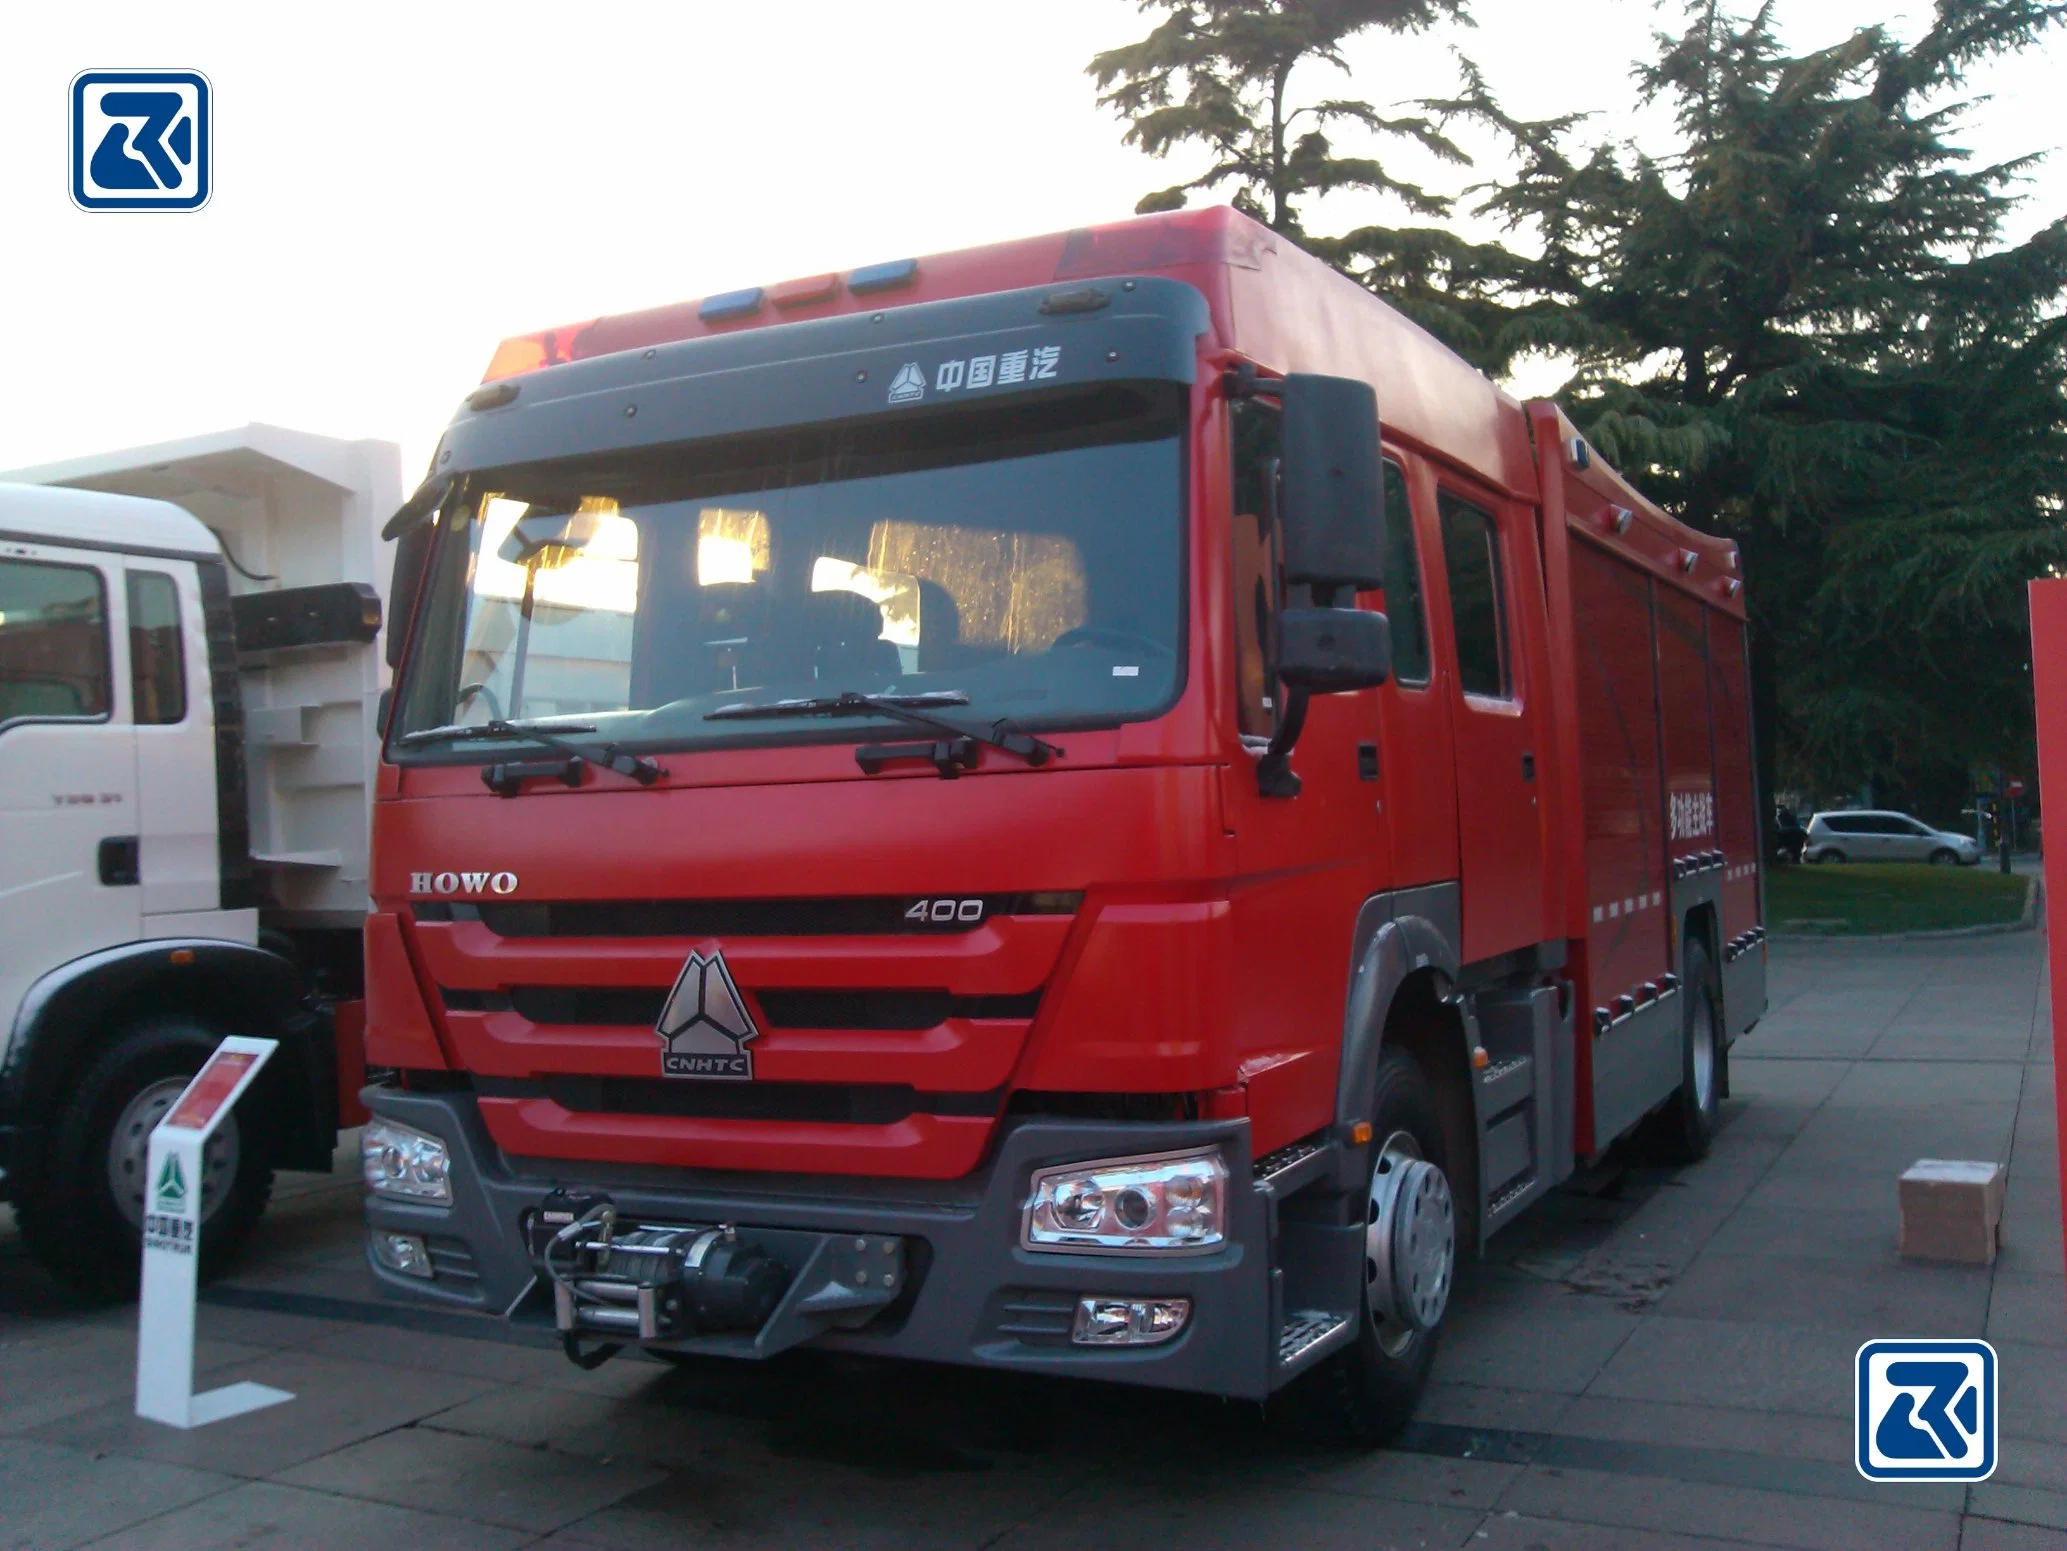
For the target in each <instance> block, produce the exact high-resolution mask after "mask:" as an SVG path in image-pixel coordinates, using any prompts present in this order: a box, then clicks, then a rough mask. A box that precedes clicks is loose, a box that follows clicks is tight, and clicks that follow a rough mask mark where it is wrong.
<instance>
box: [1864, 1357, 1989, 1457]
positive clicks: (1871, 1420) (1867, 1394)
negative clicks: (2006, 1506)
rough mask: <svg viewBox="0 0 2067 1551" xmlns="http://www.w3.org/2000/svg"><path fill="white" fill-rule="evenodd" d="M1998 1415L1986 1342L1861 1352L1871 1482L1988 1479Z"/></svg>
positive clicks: (1865, 1436)
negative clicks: (1996, 1414) (1996, 1416)
mask: <svg viewBox="0 0 2067 1551" xmlns="http://www.w3.org/2000/svg"><path fill="white" fill-rule="evenodd" d="M1995 1413H1996V1388H1995V1348H1994V1347H1992V1346H1990V1345H1989V1344H1988V1343H1987V1342H1986V1341H1868V1342H1867V1343H1866V1344H1865V1345H1864V1346H1862V1347H1860V1348H1859V1378H1858V1400H1857V1413H1856V1415H1857V1423H1856V1426H1857V1439H1856V1443H1857V1449H1856V1453H1857V1455H1858V1465H1859V1474H1860V1475H1862V1476H1864V1477H1865V1478H1866V1479H1867V1480H1869V1481H1985V1480H1987V1479H1988V1478H1989V1477H1990V1476H1991V1475H1993V1474H1995Z"/></svg>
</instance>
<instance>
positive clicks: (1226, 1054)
mask: <svg viewBox="0 0 2067 1551" xmlns="http://www.w3.org/2000/svg"><path fill="white" fill-rule="evenodd" d="M389 532H390V535H391V536H393V537H396V538H397V539H398V540H399V545H400V547H399V550H398V555H397V566H396V582H395V600H394V609H393V613H394V617H395V619H396V620H397V621H398V625H397V629H396V632H395V640H396V642H397V643H399V644H398V645H397V646H396V647H395V648H393V650H395V651H396V652H397V661H398V664H399V679H398V687H397V690H396V696H395V700H394V703H393V707H392V711H391V713H390V715H389V719H388V724H387V730H386V745H385V754H384V758H383V762H382V764H381V767H380V772H379V790H378V797H377V801H376V805H375V819H374V863H373V874H374V883H373V893H374V898H375V909H374V913H373V915H372V916H371V918H370V920H369V922H368V925H367V932H366V988H367V999H368V1013H367V1016H368V1028H367V1055H368V1059H369V1062H370V1063H372V1064H373V1066H374V1067H375V1068H377V1069H381V1070H382V1072H383V1073H384V1075H383V1080H381V1081H378V1082H376V1083H375V1085H374V1086H373V1087H371V1088H370V1089H369V1090H368V1091H367V1094H366V1101H367V1104H368V1105H369V1107H370V1108H371V1110H372V1111H373V1114H374V1120H373V1123H372V1124H371V1125H369V1126H368V1128H367V1130H366V1132H365V1165H366V1176H367V1181H368V1185H369V1194H368V1202H367V1211H368V1218H369V1225H370V1244H369V1255H370V1259H371V1263H372V1266H373V1268H374V1271H375V1274H376V1275H377V1276H378V1278H379V1279H380V1281H381V1282H382V1283H383V1284H384V1286H385V1287H386V1288H387V1289H389V1290H390V1291H391V1292H393V1293H394V1294H395V1295H397V1296H403V1297H411V1298H415V1299H418V1300H428V1301H430V1302H434V1303H443V1304H446V1305H451V1306H456V1307H461V1308H469V1309H478V1310H485V1311H489V1312H491V1313H494V1314H497V1315H503V1316H506V1317H508V1318H511V1319H515V1320H536V1321H540V1322H550V1323H552V1324H554V1325H556V1326H557V1328H558V1330H559V1331H560V1332H561V1333H562V1336H563V1338H564V1341H565V1345H566V1349H567V1351H568V1354H569V1355H570V1356H571V1357H573V1358H575V1359H576V1360H577V1361H581V1362H584V1363H592V1362H596V1361H600V1360H602V1358H603V1357H605V1356H607V1355H608V1354H609V1353H610V1352H612V1351H614V1350H616V1349H619V1348H621V1347H623V1346H626V1345H632V1344H636V1345H638V1346H641V1347H644V1348H645V1349H647V1350H648V1351H651V1352H653V1353H656V1354H659V1355H662V1356H680V1355H681V1354H733V1355H736V1356H740V1357H766V1356H769V1355H771V1354H773V1353H776V1352H779V1351H782V1350H784V1349H786V1348H788V1347H792V1346H796V1345H798V1344H800V1343H805V1342H811V1343H816V1344H818V1345H821V1346H825V1347H836V1348H841V1349H846V1350H851V1351H861V1352H873V1353H878V1354H883V1355H888V1356H909V1357H916V1358H926V1359H932V1360H936V1361H945V1362H956V1363H966V1364H975V1365H981V1366H986V1367H991V1368H1001V1369H1013V1370H1018V1371H1023V1372H1031V1373H1049V1374H1068V1375H1080V1376H1086V1377H1094V1378H1104V1379H1114V1380H1121V1381H1126V1382H1131V1383H1139V1384H1151V1385H1160V1386H1165V1387H1169V1388H1173V1389H1182V1390H1193V1391H1200V1392H1205V1393H1209V1394H1216V1395H1225V1396H1243V1397H1249V1398H1252V1399H1259V1400H1260V1399H1265V1398H1270V1399H1271V1400H1272V1404H1273V1406H1274V1407H1283V1408H1285V1409H1287V1410H1290V1411H1293V1412H1301V1411H1304V1412H1308V1413H1311V1415H1312V1416H1314V1417H1315V1418H1316V1419H1317V1420H1319V1421H1321V1422H1322V1423H1324V1424H1326V1425H1327V1426H1329V1427H1331V1428H1334V1429H1336V1430H1337V1431H1339V1432H1341V1433H1344V1434H1346V1435H1348V1436H1351V1437H1355V1438H1361V1439H1374V1438H1379V1437H1382V1436H1384V1435H1385V1434H1386V1433H1387V1432H1388V1431H1389V1430H1390V1429H1393V1428H1396V1427H1397V1426H1398V1425H1399V1424H1400V1423H1401V1422H1402V1421H1403V1420H1404V1419H1405V1418H1406V1416H1407V1415H1408V1414H1409V1413H1410V1411H1411V1409H1412V1406H1413V1403H1414V1399H1415V1397H1416V1395H1417V1393H1418V1391H1419V1388H1420V1386H1421V1384H1422V1382H1423V1380H1424V1378H1425V1376H1426V1374H1427V1372H1428V1368H1429V1363H1430V1360H1431V1358H1432V1356H1433V1353H1434V1349H1435V1345H1436V1341H1437V1339H1438V1336H1439V1334H1440V1330H1441V1326H1442V1321H1443V1316H1444V1312H1445V1308H1446V1306H1447V1303H1448V1299H1449V1294H1450V1287H1451V1277H1452V1272H1453V1269H1454V1264H1455V1259H1456V1256H1457V1255H1458V1254H1459V1253H1464V1254H1474V1253H1476V1252H1477V1251H1478V1249H1479V1247H1480V1246H1481V1245H1482V1244H1483V1243H1484V1241H1485V1239H1486V1238H1487V1236H1488V1235H1490V1234H1492V1233H1493V1232H1495V1231H1496V1230H1498V1229H1499V1228H1500V1227H1502V1226H1503V1225H1505V1224H1506V1223H1508V1222H1509V1221H1511V1220H1512V1219H1513V1218H1514V1217H1515V1216H1516V1214H1518V1213H1519V1212H1521V1211H1523V1210H1524V1209H1525V1208H1526V1207H1527V1206H1528V1205H1529V1204H1530V1203H1531V1202H1533V1201H1534V1200H1536V1199H1537V1198H1538V1197H1540V1196H1542V1195H1543V1194H1544V1193H1545V1192H1546V1191H1548V1190H1550V1189H1551V1188H1552V1187H1553V1186H1555V1185H1556V1184H1557V1183H1558V1182H1559V1181H1560V1180H1563V1179H1564V1178H1566V1177H1567V1176H1568V1175H1569V1174H1570V1173H1571V1172H1572V1171H1573V1169H1574V1168H1575V1167H1576V1166H1578V1165H1579V1164H1580V1163H1582V1162H1584V1161H1585V1160H1589V1159H1592V1158H1595V1157H1597V1156H1598V1155H1599V1154H1601V1153H1602V1152H1604V1151H1605V1150H1606V1149H1607V1148H1608V1147H1609V1146H1610V1145H1611V1144H1613V1143H1615V1142H1616V1141H1617V1140H1618V1139H1620V1138H1623V1137H1625V1136H1628V1135H1629V1134H1630V1133H1632V1132H1634V1131H1637V1130H1639V1129H1647V1130H1648V1131H1649V1132H1650V1133H1652V1135H1653V1140H1654V1141H1655V1142H1657V1143H1658V1144H1661V1145H1663V1146H1664V1147H1666V1148H1668V1149H1670V1150H1671V1151H1672V1152H1674V1153H1675V1154H1676V1155H1677V1156H1679V1157H1682V1158H1687V1159H1692V1158H1698V1157H1699V1156H1700V1155H1701V1154H1702V1152H1703V1151H1704V1150H1705V1148H1706V1146H1707V1143H1708V1139H1709V1136H1710V1134H1711V1130H1712V1128H1713V1126H1714V1125H1715V1121H1716V1113H1717V1103H1718V1100H1719V1099H1720V1097H1721V1096H1722V1095H1724V1094H1725V1092H1726V1091H1727V1071H1728V1067H1727V1050H1728V1046H1729V1044H1730V1041H1731V1040H1732V1039H1733V1038H1734V1037H1735V1036H1736V1035H1738V1034H1740V1033H1742V1032H1744V1031H1745V1030H1747V1029H1748V1028H1750V1027H1751V1025H1752V1024H1753V1022H1755V1021H1756V1019H1757V1018H1758V1017H1759V1015H1760V1014H1761V1012H1762V1011H1763V1009H1764V1005H1765V988H1764V961H1765V954H1764V933H1763V931H1762V929H1761V927H1760V924H1759V923H1760V871H1759V855H1758V848H1757V841H1756V836H1757V818H1756V815H1757V804H1756V794H1755V792H1754V789H1753V778H1752V762H1751V732H1750V726H1749V711H1748V705H1747V695H1746V665H1745V623H1744V608H1743V599H1742V595H1741V592H1742V578H1741V577H1740V575H1739V572H1738V563H1737V555H1736V551H1735V549H1734V547H1733V546H1732V545H1730V544H1729V543H1727V542H1724V541H1723V540H1720V539H1716V538H1712V537H1709V536H1706V535H1703V534H1699V533H1696V532H1693V531H1691V530H1690V529H1688V528H1685V527H1683V526H1681V525H1680V524H1679V523H1677V522H1675V521H1673V520H1672V519H1671V518H1669V517H1667V516H1665V515H1664V514H1663V513H1662V512H1660V511H1659V510H1658V509H1657V508H1655V507H1654V506H1652V505H1650V504H1649V503H1648V502H1646V501H1645V500H1644V499H1643V498H1642V497H1641V496H1639V495H1638V494H1637V493H1636V492H1635V491H1634V490H1633V489H1631V488H1630V486H1629V485H1627V484H1626V483H1625V482H1624V481H1623V480H1621V479H1620V478H1619V477H1618V476H1617V475H1616V474H1615V473H1614V471H1613V470H1611V469H1609V468H1608V467H1606V466H1605V465H1604V464H1603V463H1602V462H1601V460H1600V458H1599V457H1598V456H1597V455H1596V454H1595V453H1594V452H1593V451H1592V450H1591V449H1590V448H1589V447H1588V445H1587V443H1586V442H1585V441H1584V440H1583V439H1581V438H1580V437H1579V436H1578V435H1577V434H1575V432H1574V430H1573V428H1572V427H1571V426H1570V425H1569V424H1568V423H1567V422H1566V421H1565V420H1563V419H1562V418H1561V417H1560V415H1559V412H1558V411H1557V409H1556V408H1555V407H1553V406H1552V405H1549V404H1531V405H1527V406H1524V405H1522V404H1519V403H1516V402H1515V401H1514V400H1512V399H1510V398H1508V397H1506V396H1505V395H1503V394H1502V393H1501V392H1500V391H1499V390H1498V389H1497V388H1495V387H1494V386H1493V385H1492V384H1490V383H1489V382H1488V381H1486V379H1485V378H1483V377H1482V376H1480V375H1479V374H1478V373H1476V372H1475V371H1473V370H1472V369H1471V368H1470V367H1469V366H1467V365H1466V364H1465V363H1464V362H1463V361H1461V360H1459V359H1458V358H1457V357H1456V356H1454V355H1452V354H1450V353H1449V352H1448V351H1446V350H1445V349H1443V348H1442V347H1440V346H1439V345H1437V344H1436V343H1435V342H1434V341H1432V340H1431V339H1430V338H1429V337H1428V336H1427V335H1425V334H1424V333H1422V332H1421V331H1419V330H1418V329H1417V328H1415V327H1414V326H1413V325H1412V324H1410V323H1408V322H1407V321H1405V320H1404V319H1403V318H1401V317H1400V316H1399V314H1397V313H1395V312H1393V311H1392V310H1390V309H1389V308H1387V307H1386V306H1385V305H1383V304H1382V303H1380V302H1379V301H1377V300H1376V299H1375V298H1373V297H1372V296H1371V295H1369V294H1368V293H1367V292H1365V291H1363V290H1361V289H1360V288H1358V287H1357V286H1356V285H1354V284H1352V283H1351V282H1349V281H1348V280H1346V279H1344V278H1342V277H1341V276H1339V275H1337V274H1335V273H1333V272H1332V271H1330V270H1329V269H1328V268H1327V267H1326V266H1324V265H1323V264H1321V263H1320V262H1318V261H1317V260H1315V259H1314V258H1312V257H1310V256H1309V255H1307V254H1306V253H1303V252H1301V251H1300V250H1299V249H1298V248H1296V247H1295V246H1293V245H1292V244H1291V243H1289V242H1288V241H1286V240H1285V239H1283V238H1281V237H1278V236H1275V235H1273V234H1272V233H1270V232H1269V231H1267V230H1265V229H1263V228H1262V227H1260V226H1258V225H1256V224H1255V223H1253V222H1251V221H1249V220H1247V219H1246V218H1244V217H1243V216H1241V215H1239V214H1236V213H1234V212H1232V211H1228V210H1221V209H1216V210H1201V211H1194V212H1181V213H1175V214H1169V215H1161V216H1154V217H1150V218H1146V219H1142V220H1136V221H1129V222H1125V223H1122V224H1118V225H1114V226H1110V227H1101V228H1093V229H1088V230H1080V231H1073V232H1069V233H1067V234H1063V235H1056V236H1049V237H1040V238H1034V239H1031V240H1028V241H1023V242H1013V243H1007V244H1003V245H1000V246H996V247H990V248H982V249H976V250H973V251H968V252H962V253H951V254H945V255H941V256H939V257H934V258H924V259H919V260H909V261H904V262H900V263H893V264H884V265H877V266H874V267H871V268H865V269H857V270H854V271H851V272H848V273H845V274H827V275H820V276H815V277H812V278H808V279H804V280H798V281H792V282H789V283H786V284H782V285H774V286H769V287H765V288H763V287H754V288H751V289H747V290H742V291H737V292H731V293H727V294H724V295H718V296H712V297H708V298H705V299H704V300H703V301H701V302H700V303H691V304H686V305H683V306H678V307H668V308H662V309H659V310H656V311H652V312H645V313H639V314H633V315H629V316H618V317H605V318H600V319H597V320H595V321H593V322H589V323H584V324H580V325H578V326H575V327H570V328H561V329H553V330H549V331H546V332H543V333H539V334H534V335H527V336H524V337H522V338H516V339H511V340H509V341H507V342H505V343H504V344H503V345H502V346H501V348H500V349H499V350H498V351H497V352H496V354H495V357H494V360H493V363H492V364H491V366H490V368H489V372H488V375H487V380H486V381H485V382H484V383H483V385H482V386H481V387H479V388H478V389H476V390H475V391H474V392H473V393H472V394H471V395H470V396H469V397H468V399H467V400H466V403H465V405H464V407H463V408H462V409H461V410H460V411H459V413H458V415H457V417H456V418H455V420H454V421H453V423H452V425H451V427H450V428H449V429H448V431H447V432H446V433H445V436H444V439H443V440H442V441H441V442H440V444H439V447H438V449H437V452H436V453H435V455H434V460H433V465H432V469H431V473H430V476H429V478H428V479H427V480H426V482H425V483H424V485H423V487H422V488H421V489H420V490H419V491H418V492H417V494H416V495H415V496H413V497H412V498H411V499H410V500H409V501H408V502H407V503H406V504H405V505H404V506H403V508H402V509H401V511H399V512H398V513H397V514H396V516H395V519H394V520H393V521H392V522H391V523H390V524H389Z"/></svg>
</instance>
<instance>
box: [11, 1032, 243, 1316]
mask: <svg viewBox="0 0 2067 1551" xmlns="http://www.w3.org/2000/svg"><path fill="white" fill-rule="evenodd" d="M219 1042H220V1036H219V1035H218V1034H217V1033H216V1032H214V1031H212V1030H210V1029H207V1028H204V1027H203V1026H202V1025H200V1024H198V1023H195V1022H193V1021H191V1020H189V1019H186V1018H179V1017H172V1018H163V1019H157V1020H153V1021H151V1022H149V1023H145V1024H142V1025H140V1026H138V1027H137V1028H135V1029H133V1030H131V1031H130V1032H128V1033H127V1034H124V1035H122V1036H120V1037H118V1038H117V1039H116V1040H115V1042H114V1043H113V1044H111V1045H110V1046H109V1047H108V1048H107V1049H106V1050H105V1051H103V1052H102V1053H101V1055H100V1056H99V1057H98V1058H97V1059H96V1060H95V1061H93V1062H92V1064H91V1065H89V1066H88V1067H87V1069H86V1073H85V1075H84V1076H82V1077H81V1078H80V1079H79V1081H78V1084H77V1086H76V1087H75V1088H74V1089H73V1091H72V1096H71V1098H70V1099H69V1100H68V1101H67V1103H66V1104H65V1106H64V1108H63V1109H62V1110H60V1111H59V1113H58V1116H57V1119H56V1123H55V1124H54V1126H53V1127H52V1137H53V1142H52V1146H51V1150H50V1154H49V1157H48V1158H47V1159H46V1162H45V1167H44V1171H43V1177H42V1179H41V1180H40V1182H39V1183H38V1184H37V1186H36V1188H35V1189H34V1190H33V1191H31V1192H29V1194H28V1196H27V1198H26V1199H25V1200H23V1201H21V1202H19V1203H17V1206H16V1217H17V1220H18V1221H19V1224H20V1227H21V1234H22V1238H23V1240H24V1241H25V1242H26V1244H27V1246H28V1248H29V1251H30V1253H31V1254H33V1255H35V1257H36V1258H37V1259H38V1260H40V1261H42V1262H43V1263H44V1264H45V1265H46V1266H48V1267H49V1268H50V1269H51V1271H53V1272H54V1273H56V1274H57V1275H58V1276H59V1277H60V1278H62V1279H63V1280H64V1281H66V1282H69V1283H70V1284H72V1285H73V1286H74V1287H76V1288H78V1289H80V1290H81V1291H82V1292H86V1293H89V1294H92V1295H94V1296H96V1297H103V1298H125V1297H133V1296H134V1295H135V1293H136V1286H137V1277H138V1274H139V1269H140V1266H141V1263H142V1262H141V1255H142V1240H143V1219H144V1210H145V1198H146V1195H147V1191H148V1187H149V1184H150V1181H149V1180H148V1178H147V1177H146V1174H147V1164H148V1158H149V1153H150V1141H151V1132H152V1130H153V1129H154V1128H155V1127H156V1126H157V1124H158V1122H159V1121H160V1120H162V1119H164V1118H165V1112H166V1111H167V1110H169V1109H170V1108H171V1107H172V1105H173V1102H174V1101H175V1100H176V1099H178V1097H179V1095H180V1092H181V1090H183V1089H184V1088H185V1087H186V1085H187V1084H188V1082H190V1081H191V1080H192V1079H193V1076H194V1074H195V1073H196V1072H198V1071H199V1070H200V1069H201V1063H202V1062H203V1061H205V1060H207V1059H208V1054H209V1052H210V1051H211V1050H213V1049H214V1048H215V1046H216V1045H217V1044H218V1043H219ZM272 1193H273V1171H272V1168H271V1167H270V1165H268V1164H267V1163H266V1161H265V1160H264V1158H263V1157H261V1156H260V1155H259V1152H258V1149H257V1148H256V1147H254V1146H253V1145H251V1139H250V1137H249V1135H248V1133H247V1132H246V1130H245V1129H244V1128H242V1127H240V1126H239V1125H238V1115H237V1113H236V1112H235V1111H232V1112H231V1114H230V1115H229V1117H228V1118H227V1119H225V1120H224V1121H223V1123H222V1125H221V1126H219V1127H218V1128H217V1129H216V1132H215V1134H214V1135H213V1136H211V1137H210V1138H209V1140H208V1144H207V1146H206V1147H205V1148H204V1149H203V1151H202V1157H201V1270H202V1272H203V1274H204V1275H206V1274H209V1273H212V1272H214V1271H216V1270H218V1269H220V1268H221V1267H222V1266H223V1265H224V1264H225V1263H227V1261H228V1260H229V1259H230V1257H231V1256H233V1255H234V1254H235V1253H236V1252H237V1250H238V1248H239V1247H240V1246H241V1245H242V1244H243V1242H244V1240H245V1239H246V1238H248V1237H249V1236H250V1234H251V1230H252V1228H253V1227H254V1226H256V1224H257V1222H258V1219H259V1217H260V1216H261V1215H262V1214H263V1213H264V1211H265V1209H266V1203H267V1201H268V1200H270V1199H271V1197H272Z"/></svg>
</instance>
